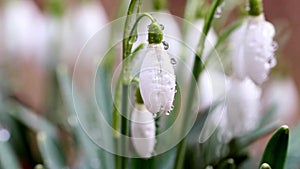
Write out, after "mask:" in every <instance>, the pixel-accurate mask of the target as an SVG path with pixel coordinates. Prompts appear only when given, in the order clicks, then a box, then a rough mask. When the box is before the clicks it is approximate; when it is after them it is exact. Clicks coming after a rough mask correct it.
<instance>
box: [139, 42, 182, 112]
mask: <svg viewBox="0 0 300 169" xmlns="http://www.w3.org/2000/svg"><path fill="white" fill-rule="evenodd" d="M175 85H176V84H175V74H174V68H173V65H172V64H171V60H170V58H169V55H168V53H167V52H166V51H165V50H164V49H163V47H162V45H161V44H149V45H148V48H147V52H146V55H145V58H144V61H143V63H142V66H141V70H140V86H139V87H140V91H141V95H142V98H143V100H144V103H145V105H146V107H147V109H148V110H149V111H150V112H151V113H153V114H154V115H155V114H156V113H158V112H164V113H166V114H168V113H169V112H170V111H171V110H172V109H173V100H174V95H175Z"/></svg>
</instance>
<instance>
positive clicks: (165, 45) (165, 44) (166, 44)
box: [162, 41, 169, 50]
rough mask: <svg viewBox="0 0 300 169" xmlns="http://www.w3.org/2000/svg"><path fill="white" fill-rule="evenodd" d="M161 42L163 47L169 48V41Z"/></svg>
mask: <svg viewBox="0 0 300 169" xmlns="http://www.w3.org/2000/svg"><path fill="white" fill-rule="evenodd" d="M162 44H163V45H164V49H165V50H168V49H169V43H168V42H166V41H162Z"/></svg>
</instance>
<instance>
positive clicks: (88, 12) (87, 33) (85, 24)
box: [63, 1, 110, 67]
mask: <svg viewBox="0 0 300 169" xmlns="http://www.w3.org/2000/svg"><path fill="white" fill-rule="evenodd" d="M63 19H64V20H65V21H64V22H65V23H64V26H65V28H64V29H66V32H64V33H65V34H64V35H63V36H65V39H64V40H65V42H64V43H65V44H64V46H63V47H64V51H63V52H66V53H64V55H66V56H67V57H70V58H67V59H70V61H71V62H74V60H76V59H77V58H76V57H77V56H78V54H79V53H80V52H81V53H80V55H81V57H83V58H84V59H81V58H80V61H78V62H80V64H82V65H80V66H86V67H89V66H90V65H92V64H96V63H97V61H98V60H99V57H101V55H102V54H103V53H106V50H107V47H108V41H109V36H110V32H109V30H108V29H103V27H104V26H105V24H106V23H107V16H106V13H105V10H104V9H103V7H102V5H101V3H99V2H95V1H92V2H85V3H79V4H76V5H75V6H74V7H73V8H71V10H70V11H67V13H66V16H65V18H63ZM99 44H101V45H99ZM83 47H84V49H83ZM82 49H83V50H82ZM80 50H81V51H80ZM66 56H63V57H66ZM84 64H86V65H84ZM93 66H94V65H93Z"/></svg>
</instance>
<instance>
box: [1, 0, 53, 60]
mask: <svg viewBox="0 0 300 169" xmlns="http://www.w3.org/2000/svg"><path fill="white" fill-rule="evenodd" d="M3 23H4V25H3V31H4V39H5V44H4V46H5V50H6V52H7V53H8V54H9V55H10V56H15V57H20V58H19V59H22V60H30V62H31V61H34V62H35V63H38V64H42V63H45V62H46V61H47V48H48V45H49V37H48V34H47V20H46V18H45V16H44V15H43V14H42V13H41V12H40V11H39V9H38V8H37V6H36V5H35V4H34V2H33V1H7V2H5V3H4V11H3Z"/></svg>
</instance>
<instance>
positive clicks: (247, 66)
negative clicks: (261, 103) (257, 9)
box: [231, 14, 277, 84]
mask: <svg viewBox="0 0 300 169" xmlns="http://www.w3.org/2000/svg"><path fill="white" fill-rule="evenodd" d="M274 35H275V28H274V26H273V25H272V24H271V23H270V22H267V21H266V20H265V18H264V15H263V14H261V15H259V16H248V17H247V18H246V21H245V22H244V23H243V25H242V26H241V27H240V28H238V29H237V30H236V31H235V32H234V33H233V34H232V36H231V47H232V53H231V56H232V66H233V72H234V74H235V75H236V76H237V77H238V78H240V79H244V78H245V77H250V78H251V79H252V80H253V81H254V82H255V83H257V84H262V83H263V82H264V81H265V80H266V79H267V78H268V73H269V71H270V69H271V68H272V67H274V66H275V65H276V59H275V58H274V51H275V50H276V48H277V47H276V43H275V42H274V41H273V37H274Z"/></svg>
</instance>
